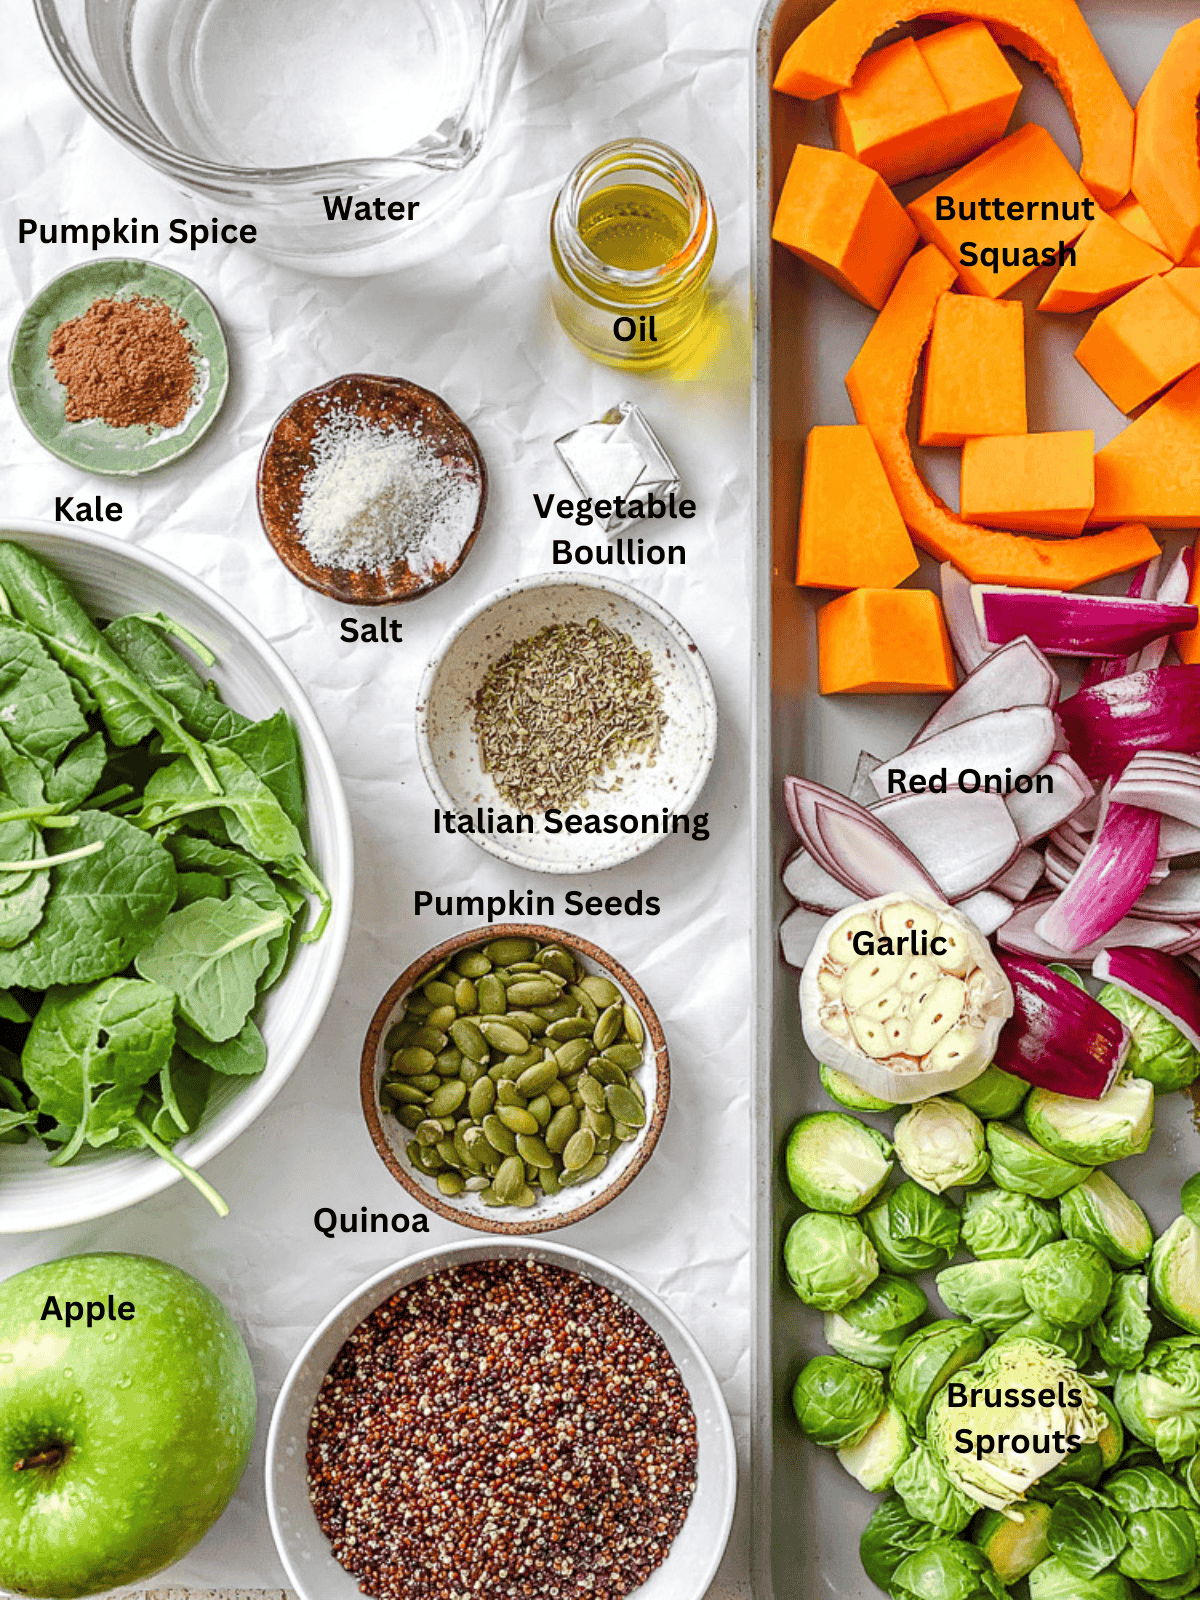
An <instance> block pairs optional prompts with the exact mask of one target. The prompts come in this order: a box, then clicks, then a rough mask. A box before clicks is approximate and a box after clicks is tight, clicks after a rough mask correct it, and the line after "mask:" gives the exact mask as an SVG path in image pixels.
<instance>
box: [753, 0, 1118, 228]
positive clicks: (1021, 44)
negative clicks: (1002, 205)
mask: <svg viewBox="0 0 1200 1600" xmlns="http://www.w3.org/2000/svg"><path fill="white" fill-rule="evenodd" d="M948 11H949V12H950V14H951V15H955V16H964V17H973V18H976V19H977V20H978V21H980V22H985V23H986V24H987V25H988V28H989V29H990V31H991V33H992V36H993V37H994V39H995V40H996V43H997V44H1000V45H1011V46H1012V48H1013V49H1015V50H1019V51H1020V52H1021V54H1022V55H1024V56H1027V57H1028V58H1029V60H1030V61H1032V62H1033V63H1034V64H1035V65H1036V66H1039V67H1041V68H1042V70H1043V71H1044V72H1046V73H1047V74H1048V75H1049V76H1050V78H1052V79H1053V81H1054V84H1055V86H1056V88H1057V89H1058V91H1059V93H1060V94H1061V95H1062V97H1063V99H1064V100H1065V101H1066V105H1067V110H1068V111H1069V112H1070V114H1071V120H1072V121H1073V122H1074V124H1075V127H1076V130H1077V132H1078V134H1079V145H1080V149H1081V150H1082V152H1083V165H1082V167H1081V169H1080V173H1081V176H1082V178H1083V181H1084V183H1086V184H1087V186H1088V188H1089V189H1090V190H1091V191H1092V193H1093V194H1094V195H1095V196H1096V198H1097V200H1099V201H1100V202H1101V204H1102V205H1104V206H1114V205H1116V204H1117V202H1118V201H1119V200H1123V199H1124V198H1125V196H1126V195H1127V194H1128V192H1129V173H1130V167H1131V164H1132V160H1133V107H1132V106H1131V105H1130V104H1129V101H1128V100H1127V99H1126V98H1125V95H1124V92H1123V90H1122V89H1121V86H1120V84H1119V83H1118V82H1117V80H1116V78H1115V77H1114V76H1113V72H1112V68H1111V67H1110V66H1109V64H1108V62H1107V61H1106V60H1105V59H1104V53H1103V51H1102V50H1101V49H1100V46H1099V45H1098V44H1097V43H1096V41H1095V39H1094V38H1093V37H1092V31H1091V29H1090V28H1089V27H1088V25H1087V23H1086V21H1085V20H1084V17H1083V13H1082V12H1081V11H1080V9H1079V7H1078V6H1077V5H1076V4H1075V3H1074V0H956V3H955V4H954V5H953V6H948V5H947V0H833V4H832V5H828V6H826V7H825V9H824V11H822V12H821V13H820V15H819V16H817V17H815V18H814V19H813V21H812V22H810V23H809V25H808V27H807V28H805V30H804V32H803V33H802V34H801V35H800V37H799V38H798V39H796V40H795V42H794V43H793V44H792V46H791V47H790V49H789V50H788V52H787V54H786V55H785V56H784V58H783V60H782V62H781V63H780V66H779V71H778V72H777V73H776V76H775V87H776V88H777V89H779V90H781V91H782V92H783V93H784V94H794V95H797V96H799V98H800V99H802V100H819V99H821V97H822V96H823V95H827V94H836V93H837V91H838V90H839V89H848V88H849V87H850V85H851V84H852V83H853V82H854V74H855V72H856V71H857V70H858V64H859V62H860V61H861V60H862V58H863V57H864V56H865V55H866V53H867V51H868V50H869V49H870V48H871V46H872V45H873V44H874V42H875V40H876V39H878V38H880V37H881V36H882V35H883V34H885V33H887V32H888V31H889V29H891V28H894V27H896V26H897V24H899V23H901V22H912V21H914V20H915V19H916V18H918V17H945V16H946V14H947V12H948Z"/></svg>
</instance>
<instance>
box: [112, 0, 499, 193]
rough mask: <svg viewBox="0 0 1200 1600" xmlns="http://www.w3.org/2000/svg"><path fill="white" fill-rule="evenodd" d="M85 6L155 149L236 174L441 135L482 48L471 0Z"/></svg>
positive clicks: (172, 0) (208, 0) (175, 0)
mask: <svg viewBox="0 0 1200 1600" xmlns="http://www.w3.org/2000/svg"><path fill="white" fill-rule="evenodd" d="M87 11H88V26H89V32H90V33H91V35H92V42H93V46H94V48H96V54H97V57H98V58H100V59H106V60H107V61H108V62H109V63H111V64H112V66H114V67H116V69H117V74H118V75H119V77H120V78H121V79H123V80H124V84H123V87H124V89H125V94H126V96H128V97H129V98H131V99H132V100H134V101H135V102H136V103H137V104H138V105H139V106H140V109H141V111H142V114H143V116H144V117H145V118H148V119H149V121H151V122H152V123H153V124H154V125H155V126H156V127H157V128H158V130H159V132H160V134H161V136H162V137H163V138H164V139H165V141H166V142H167V143H169V144H171V145H173V146H174V147H175V148H176V149H177V150H180V151H182V152H186V153H187V154H190V155H193V156H198V157H201V158H203V159H206V160H210V161H215V162H219V163H221V164H223V165H229V166H237V167H258V168H262V167H285V166H286V167H295V166H311V165H318V164H321V163H325V162H347V161H356V160H362V159H364V158H371V157H375V158H382V157H387V156H391V155H395V154H397V153H399V152H401V151H404V150H407V149H410V148H411V147H412V146H414V145H416V144H418V143H419V142H420V141H422V140H424V139H446V138H450V139H453V138H454V137H455V124H456V123H457V121H458V119H459V118H460V117H461V115H462V112H463V109H464V107H465V106H466V103H467V101H468V99H469V97H470V95H471V91H472V88H473V86H474V83H475V80H476V77H477V75H478V72H479V64H480V58H481V55H482V51H483V40H484V15H483V0H124V3H121V0H87ZM98 34H99V35H103V36H104V37H103V38H100V37H98V36H97V35H98ZM114 35H116V36H114ZM110 81H111V79H110Z"/></svg>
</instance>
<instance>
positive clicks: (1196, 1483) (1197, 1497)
mask: <svg viewBox="0 0 1200 1600" xmlns="http://www.w3.org/2000/svg"><path fill="white" fill-rule="evenodd" d="M1183 1481H1184V1483H1186V1484H1187V1486H1188V1489H1189V1491H1190V1492H1191V1496H1192V1499H1193V1500H1194V1501H1195V1502H1196V1504H1197V1505H1198V1506H1200V1456H1193V1457H1192V1459H1191V1460H1190V1461H1189V1462H1188V1464H1187V1465H1186V1466H1185V1467H1184V1469H1183Z"/></svg>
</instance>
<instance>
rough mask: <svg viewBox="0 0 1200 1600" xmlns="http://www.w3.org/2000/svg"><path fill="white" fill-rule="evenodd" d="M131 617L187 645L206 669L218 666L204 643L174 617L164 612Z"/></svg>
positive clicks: (133, 613)
mask: <svg viewBox="0 0 1200 1600" xmlns="http://www.w3.org/2000/svg"><path fill="white" fill-rule="evenodd" d="M131 615H133V616H135V617H137V619H138V621H139V622H148V623H149V624H150V626H151V627H152V628H157V629H158V631H159V632H160V633H165V634H166V635H167V637H168V639H178V640H179V642H180V643H181V644H185V645H187V647H188V649H189V650H190V651H191V652H192V654H193V655H194V656H197V657H198V658H199V659H200V660H201V661H203V663H204V665H205V666H206V667H213V666H216V663H217V658H216V656H215V655H213V653H212V651H211V650H210V649H209V648H208V646H207V645H206V644H205V643H204V641H203V640H202V639H197V637H196V635H195V634H194V633H192V632H191V630H190V629H188V628H185V627H184V625H183V623H182V622H176V620H175V618H174V617H168V616H167V615H166V613H165V612H163V611H134V612H132V613H131Z"/></svg>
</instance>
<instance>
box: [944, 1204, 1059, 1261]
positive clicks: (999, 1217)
mask: <svg viewBox="0 0 1200 1600" xmlns="http://www.w3.org/2000/svg"><path fill="white" fill-rule="evenodd" d="M1072 1192H1073V1191H1072ZM1061 1238H1062V1229H1061V1228H1060V1227H1059V1225H1058V1218H1057V1217H1056V1216H1055V1214H1054V1212H1053V1211H1052V1210H1051V1208H1050V1207H1049V1206H1047V1205H1043V1204H1042V1202H1041V1201H1040V1200H1034V1199H1033V1198H1032V1197H1031V1196H1029V1195H1027V1194H1015V1193H1013V1192H1012V1191H1011V1190H1009V1189H974V1190H972V1191H971V1193H970V1194H968V1195H966V1196H964V1198H963V1208H962V1242H963V1246H964V1248H965V1249H967V1250H969V1251H970V1252H971V1254H972V1255H973V1256H979V1257H980V1258H981V1259H983V1260H990V1259H992V1258H993V1257H996V1256H1030V1255H1032V1254H1033V1252H1034V1251H1035V1250H1038V1249H1040V1248H1041V1246H1042V1245H1044V1244H1049V1243H1050V1241H1051V1240H1052V1239H1061Z"/></svg>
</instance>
